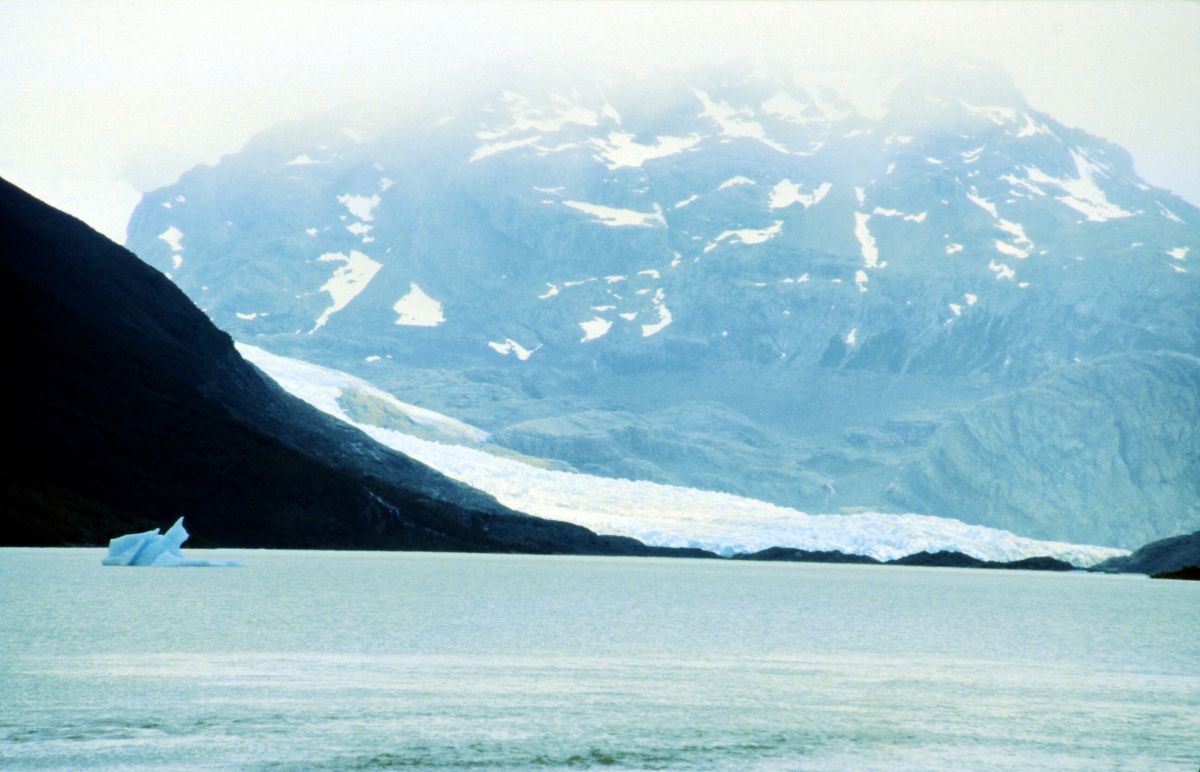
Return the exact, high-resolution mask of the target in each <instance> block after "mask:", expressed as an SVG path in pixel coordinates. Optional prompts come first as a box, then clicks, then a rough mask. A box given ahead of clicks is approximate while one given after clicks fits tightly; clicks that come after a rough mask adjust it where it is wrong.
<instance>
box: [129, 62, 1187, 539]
mask: <svg viewBox="0 0 1200 772" xmlns="http://www.w3.org/2000/svg"><path fill="white" fill-rule="evenodd" d="M1197 223H1200V211H1198V210H1197V209H1196V208H1194V207H1192V206H1191V205H1189V204H1187V203H1186V202H1184V201H1182V200H1180V199H1178V198H1176V197H1174V196H1172V195H1170V194H1169V193H1167V192H1166V191H1162V190H1158V189H1155V188H1153V187H1151V186H1149V185H1147V184H1146V183H1145V182H1144V181H1142V180H1141V179H1140V178H1138V176H1137V174H1136V173H1135V171H1134V169H1133V167H1132V163H1131V161H1130V159H1129V157H1128V155H1127V154H1126V153H1125V152H1124V151H1122V150H1121V149H1120V148H1118V147H1116V146H1114V145H1112V144H1110V143H1107V142H1105V141H1103V140H1100V139H1097V138H1095V137H1092V136H1090V135H1088V134H1086V133H1085V132H1083V131H1080V130H1078V129H1072V128H1068V127H1066V126H1063V125H1062V124H1060V123H1058V122H1056V121H1055V120H1054V119H1053V118H1052V117H1051V116H1049V115H1046V114H1044V113H1040V112H1038V111H1036V110H1034V109H1033V108H1031V107H1030V106H1029V105H1028V104H1027V103H1026V102H1025V100H1024V99H1023V98H1022V97H1021V95H1020V94H1019V93H1018V92H1017V91H1016V90H1015V89H1014V88H1013V87H1012V84H1011V83H1010V82H1009V81H1008V80H1007V79H1006V78H1005V77H1004V76H1003V75H1002V74H1000V73H997V72H994V71H991V70H983V69H978V68H975V69H968V70H966V71H960V72H956V73H949V74H946V73H939V74H935V75H930V76H926V77H921V78H914V79H910V80H909V81H907V82H906V83H905V84H903V86H902V87H901V88H900V89H899V90H898V91H897V93H896V95H895V96H894V98H893V100H892V103H891V108H890V110H889V112H888V113H887V114H886V115H885V116H884V117H883V118H881V119H878V120H873V119H868V118H865V117H863V116H861V115H858V114H856V113H855V112H854V110H853V109H852V108H851V107H850V106H849V105H848V104H847V103H845V102H844V101H842V100H840V99H839V98H838V97H837V96H836V95H835V94H832V93H831V92H829V91H827V90H824V89H818V88H806V87H805V86H804V85H803V84H799V83H797V82H795V81H794V80H792V79H790V78H788V77H781V76H778V75H776V74H771V73H762V72H758V71H755V70H753V69H752V68H744V67H725V68H710V69H706V70H697V71H693V72H689V73H686V74H684V75H680V76H676V77H670V78H658V79H654V80H637V79H623V80H606V79H603V78H599V79H598V78H590V77H589V78H585V77H575V76H573V75H568V76H563V77H562V78H558V79H557V82H548V79H547V78H545V77H539V78H528V77H524V76H519V75H512V76H509V75H504V76H499V77H497V78H496V79H494V80H491V81H483V82H481V83H480V84H479V85H477V87H475V88H473V89H471V90H469V91H466V92H461V93H456V94H454V95H441V96H439V97H437V98H436V99H432V100H431V102H430V104H429V105H428V106H427V107H426V108H425V109H423V110H416V111H400V112H397V111H388V110H383V109H379V108H367V107H360V108H355V109H353V110H346V111H340V112H338V113H335V114H330V115H325V116H318V117H314V118H313V119H311V120H308V121H304V122H300V123H296V124H290V125H285V126H280V127H276V128H274V129H271V130H269V131H267V132H264V133H263V134H261V135H259V136H258V137H256V138H254V139H253V140H252V141H251V142H250V143H248V145H247V146H246V148H245V149H244V151H243V152H241V153H239V154H236V155H234V156H230V157H227V158H225V159H223V161H222V162H221V163H220V164H218V165H217V166H215V167H211V168H210V167H202V168H197V169H195V170H193V171H191V172H189V173H188V174H186V175H184V177H183V178H182V179H181V180H180V181H179V183H178V184H176V185H173V186H170V187H168V188H164V189H162V190H159V191H156V192H154V193H152V194H149V195H147V196H146V198H145V200H144V201H143V203H142V205H141V206H140V207H139V208H138V210H137V212H136V213H135V215H134V218H133V221H132V222H131V224H130V229H129V232H130V238H129V246H130V247H131V248H132V249H133V250H134V251H135V252H137V253H138V254H139V255H140V256H142V257H143V258H144V259H145V260H146V261H147V262H149V263H150V264H151V265H154V266H156V267H158V268H159V269H160V270H162V271H164V272H166V273H168V274H169V275H170V276H171V277H172V279H173V280H174V281H175V282H176V283H177V284H178V285H179V286H180V287H181V288H183V289H184V290H185V291H186V292H187V293H188V294H189V295H190V296H191V297H192V298H193V299H194V300H195V301H196V302H197V304H198V305H200V306H201V307H202V308H204V309H205V310H206V312H207V313H208V314H209V315H210V316H211V317H212V319H213V320H214V321H215V322H216V323H217V324H219V325H220V326H222V327H223V328H225V329H227V330H229V331H230V332H231V333H232V334H233V335H234V336H235V337H237V338H238V339H242V340H247V341H249V342H253V343H255V344H257V345H260V346H264V347H266V348H268V349H272V350H275V351H278V352H280V353H286V354H289V355H293V356H299V357H302V358H308V359H311V360H315V361H318V362H322V363H325V364H328V365H331V366H335V367H338V368H341V369H345V370H349V371H352V372H355V373H357V374H359V375H362V376H364V377H367V378H369V379H371V380H372V381H374V382H376V383H380V384H381V385H384V386H387V387H389V388H392V389H394V390H396V391H398V392H400V393H402V394H403V396H404V397H405V398H406V399H408V400H410V401H415V402H419V403H422V404H426V405H428V406H430V407H433V408H436V409H439V410H441V411H443V412H446V413H449V414H451V415H456V416H458V417H461V418H463V419H465V420H469V421H470V422H472V423H474V424H476V425H479V426H482V427H484V428H486V429H488V430H490V431H493V432H496V433H497V435H498V436H500V437H503V438H506V440H508V441H510V442H511V443H512V445H513V446H514V447H516V448H518V449H519V450H521V451H522V452H526V453H530V452H537V453H544V454H547V455H549V456H551V457H553V458H556V459H559V460H561V461H564V462H566V463H569V464H572V465H575V466H577V467H580V468H586V469H588V470H590V471H596V472H603V473H608V474H613V475H619V476H638V477H647V478H649V479H658V480H662V481H669V482H683V483H686V484H691V485H699V486H704V487H724V488H728V489H731V490H737V491H739V492H744V493H748V494H751V495H756V496H759V497H762V498H768V499H770V500H773V501H778V502H780V503H785V504H791V505H798V506H804V507H808V508H823V509H826V510H836V509H839V508H847V507H856V506H874V507H885V508H886V507H892V508H894V507H896V506H897V503H896V502H897V501H904V502H908V504H907V505H908V506H914V505H920V506H921V507H923V508H925V510H928V511H931V512H932V513H935V514H943V515H949V516H964V517H965V516H968V515H967V512H971V513H980V514H979V515H978V516H979V517H982V518H992V517H998V516H999V515H998V514H997V513H998V512H999V510H998V509H997V508H996V507H994V506H993V505H991V504H988V503H985V502H982V501H975V502H973V503H972V504H971V506H969V507H967V508H966V509H967V512H964V511H961V504H962V502H961V500H955V499H954V498H953V497H947V496H941V497H935V496H932V495H928V496H926V495H921V496H917V495H916V494H912V495H910V496H908V497H907V498H901V499H897V498H896V497H894V496H889V494H888V487H889V485H890V484H891V483H892V482H893V480H894V478H895V476H896V473H897V471H898V470H899V469H900V468H902V467H905V465H906V464H918V463H919V461H918V459H919V458H924V456H923V455H922V454H924V453H925V452H926V451H925V449H924V442H925V439H927V438H928V436H929V435H930V433H931V432H932V430H933V428H935V427H936V426H938V425H940V424H942V423H943V422H944V421H946V420H947V417H948V415H949V414H948V413H947V411H948V410H950V411H953V410H961V409H969V408H971V406H972V405H974V404H975V403H977V402H979V401H980V400H981V399H985V398H988V397H993V396H997V395H1001V394H1005V393H1009V392H1013V391H1014V390H1020V389H1022V388H1023V387H1026V386H1028V385H1030V384H1032V383H1033V382H1034V381H1035V380H1036V379H1037V378H1038V377H1039V376H1042V375H1043V374H1045V373H1047V372H1049V371H1051V370H1054V369H1055V368H1059V367H1063V366H1068V365H1073V364H1076V363H1087V362H1089V361H1091V360H1093V359H1096V358H1098V357H1103V356H1107V355H1111V354H1121V353H1128V352H1136V351H1159V350H1163V351H1176V352H1182V353H1185V354H1189V355H1192V356H1195V355H1197V354H1200V285H1198V283H1197V282H1198V279H1197V273H1196V270H1195V268H1194V267H1193V261H1194V259H1195V256H1196V254H1197V250H1200V232H1198V230H1197ZM1137 361H1139V362H1140V361H1141V360H1137ZM1146 377H1148V378H1153V377H1156V376H1154V374H1153V373H1150V374H1147V376H1146ZM713 405H717V406H719V407H718V408H716V409H713V408H712V406H713ZM1055 430H1056V431H1061V432H1065V433H1067V434H1066V435H1064V436H1063V437H1061V438H1060V439H1061V440H1062V441H1066V436H1067V435H1069V434H1071V433H1073V432H1074V431H1075V430H1074V429H1073V428H1071V427H1069V426H1067V425H1066V424H1061V425H1058V426H1056V427H1055ZM1130 431H1133V432H1135V433H1136V432H1137V431H1138V430H1137V429H1136V428H1131V429H1130ZM1151 431H1152V430H1151ZM673 434H674V435H675V436H674V437H672V435H673ZM905 468H907V467H905ZM989 468H990V469H992V470H993V471H994V473H995V474H996V475H1000V476H1004V475H1006V474H1008V473H1007V472H1005V471H1004V470H1003V468H1002V467H1001V466H996V465H993V466H991V467H989ZM906 475H909V473H907V472H906ZM1066 476H1067V477H1073V478H1074V477H1075V476H1073V475H1066ZM910 478H911V475H909V476H906V477H905V478H904V479H905V480H909V479H910ZM1009 478H1011V479H1013V480H1015V479H1018V478H1020V479H1024V478H1021V477H1020V474H1019V473H1017V472H1015V471H1014V472H1013V474H1012V475H1009ZM1006 479H1007V478H1006ZM1078 479H1079V480H1080V481H1081V482H1082V481H1083V479H1084V478H1083V477H1078ZM946 484H947V485H952V483H950V482H947V483H946ZM958 484H959V483H953V485H958ZM998 484H1000V483H998ZM967 487H970V488H971V489H972V490H979V488H978V486H967ZM965 489H966V488H964V490H965ZM980 495H982V494H980ZM1063 495H1064V496H1067V495H1068V494H1066V493H1065V492H1064V494H1063ZM1087 495H1088V494H1085V493H1084V492H1083V491H1082V490H1081V491H1080V492H1079V496H1080V497H1082V498H1079V499H1078V500H1077V501H1076V503H1075V504H1072V506H1075V507H1076V508H1075V509H1070V508H1068V509H1069V511H1077V509H1078V507H1077V506H1076V504H1078V502H1079V501H1084V500H1087V498H1086V497H1087ZM1164 501H1165V500H1164ZM951 505H953V506H954V507H956V509H953V510H951V509H945V508H943V507H949V506H951ZM932 507H938V508H939V509H936V510H932V509H930V508H932ZM925 510H923V511H925ZM1066 512H1067V510H1064V522H1066V520H1069V519H1070V518H1071V517H1072V516H1068V515H1067V514H1066ZM1113 517H1114V518H1116V517H1117V516H1116V515H1113ZM1121 517H1124V515H1122V516H1121ZM1163 517H1166V515H1163ZM1156 518H1159V516H1158V515H1154V516H1152V517H1150V518H1149V520H1146V518H1143V517H1142V516H1140V515H1138V516H1134V519H1135V520H1137V521H1138V523H1137V524H1136V525H1132V526H1131V527H1130V529H1128V530H1125V529H1124V527H1123V526H1122V525H1120V524H1119V523H1117V524H1115V525H1113V526H1112V527H1111V528H1108V526H1103V527H1099V526H1098V527H1097V530H1095V531H1094V532H1093V533H1091V534H1089V535H1087V536H1086V539H1087V540H1091V541H1095V540H1097V539H1099V538H1101V535H1112V537H1113V538H1118V537H1119V539H1120V543H1125V544H1129V543H1140V541H1142V540H1143V538H1144V533H1145V529H1146V528H1148V527H1149V528H1152V527H1153V526H1150V525H1148V523H1149V521H1152V520H1155V519H1156ZM1168 519H1169V518H1168ZM1143 521H1145V522H1143ZM986 522H990V521H986ZM1053 522H1054V515H1053V513H1050V514H1047V515H1046V523H1045V525H1046V527H1047V528H1049V529H1050V530H1051V531H1054V527H1053ZM1066 534H1067V531H1066V530H1065V526H1064V529H1060V530H1058V531H1054V535H1056V536H1061V537H1065V536H1066Z"/></svg>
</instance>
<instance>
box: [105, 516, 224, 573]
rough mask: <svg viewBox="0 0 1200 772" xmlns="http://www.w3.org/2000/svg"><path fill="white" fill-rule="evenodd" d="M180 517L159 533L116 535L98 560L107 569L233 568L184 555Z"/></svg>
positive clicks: (184, 534) (221, 563) (181, 519)
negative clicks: (164, 531)
mask: <svg viewBox="0 0 1200 772" xmlns="http://www.w3.org/2000/svg"><path fill="white" fill-rule="evenodd" d="M187 538H188V532H187V531H186V530H184V527H183V518H182V517H181V518H179V519H178V520H176V521H175V525H173V526H171V527H170V528H169V529H167V532H166V533H163V534H160V533H159V532H158V529H157V528H155V529H154V530H153V531H146V532H145V533H131V534H127V535H125V536H118V537H117V538H115V539H110V540H109V542H108V556H107V557H105V558H104V560H103V561H101V562H102V563H103V564H104V565H106V566H159V567H177V568H185V567H186V568H232V567H235V566H237V565H238V564H237V563H235V562H234V561H232V560H197V559H193V558H189V557H187V556H185V555H184V554H183V553H182V552H180V550H179V547H180V545H182V544H183V543H184V542H185V541H187Z"/></svg>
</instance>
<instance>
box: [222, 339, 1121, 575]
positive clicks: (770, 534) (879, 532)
mask: <svg viewBox="0 0 1200 772" xmlns="http://www.w3.org/2000/svg"><path fill="white" fill-rule="evenodd" d="M238 350H239V351H240V352H241V354H242V356H244V357H245V358H246V359H247V360H249V361H250V362H252V363H254V364H255V365H257V366H258V367H259V368H260V369H261V370H263V371H264V372H265V373H267V374H268V375H269V376H271V377H272V378H274V379H275V380H276V381H277V382H278V383H279V385H280V386H282V387H283V388H284V389H286V390H287V391H289V392H291V393H292V394H294V395H295V396H297V397H299V398H300V399H303V400H304V401H306V402H308V403H309V404H311V405H313V406H314V407H316V408H318V409H319V410H322V411H324V412H325V413H328V414H329V415H331V416H333V417H335V418H338V419H340V420H342V421H346V422H347V423H350V424H353V425H354V426H357V427H358V428H359V429H361V430H362V431H364V432H365V433H367V434H368V435H370V436H371V437H373V438H374V439H375V440H377V441H379V442H381V443H383V444H384V445H387V446H388V447H391V448H393V449H395V450H398V451H400V452H402V453H405V454H406V455H409V456H411V457H413V458H415V459H417V460H418V461H421V462H422V463H425V464H427V465H429V466H431V467H433V468H434V469H437V470H438V471H440V472H442V473H443V474H445V475H447V476H449V477H452V478H454V479H456V480H460V481H462V482H464V483H466V484H468V485H471V486H473V487H475V488H479V489H480V490H483V491H486V492H487V493H490V494H491V495H493V496H495V497H496V499H497V500H499V501H500V502H501V503H502V504H504V505H505V506H508V507H511V508H513V509H516V510H519V511H521V512H526V513H528V514H531V515H536V516H539V517H545V518H550V519H553V520H563V521H567V522H571V523H576V524H578V525H582V526H585V527H587V528H590V529H591V530H593V531H596V532H597V533H603V534H615V535H619V536H631V537H633V538H635V539H638V540H640V541H642V542H645V543H646V544H651V545H656V546H668V547H699V548H702V549H707V550H712V551H714V552H718V553H720V554H723V555H732V554H736V553H739V552H753V551H757V550H761V549H766V548H767V547H773V546H780V547H794V548H798V549H807V550H840V551H842V552H846V553H852V554H859V555H869V556H871V557H874V558H877V559H880V560H890V559H892V558H897V557H901V556H904V555H909V554H912V553H914V552H920V551H922V550H928V551H931V552H934V551H938V550H959V551H961V552H964V553H966V554H968V555H972V556H974V557H977V558H980V559H983V560H1018V559H1021V558H1026V557H1033V556H1039V555H1049V556H1051V557H1055V558H1059V559H1061V560H1066V561H1069V562H1071V563H1073V564H1075V565H1077V566H1090V565H1093V564H1095V563H1098V562H1100V561H1101V560H1104V559H1105V558H1108V557H1112V556H1114V555H1123V554H1127V553H1126V552H1125V551H1124V550H1118V549H1112V548H1108V547H1096V546H1089V545H1079V544H1068V543H1064V542H1048V541H1037V540H1034V539H1026V538H1023V537H1020V536H1016V535H1015V534H1012V533H1009V532H1007V531H1002V530H999V529H996V528H988V527H985V526H979V525H968V524H966V523H962V522H960V521H958V520H951V519H948V518H940V517H930V516H926V515H890V514H881V513H862V514H855V515H810V514H807V513H805V512H801V511H798V510H795V509H789V508H787V507H780V506H776V505H774V504H768V503H766V502H763V501H757V500H755V499H749V498H745V497H742V496H734V495H731V494H727V493H718V492H714V491H703V490H697V489H694V488H684V487H680V486H674V485H660V484H658V483H652V482H645V481H635V480H617V479H611V478H605V477H595V476H592V475H586V474H578V473H573V472H558V471H551V470H547V469H539V468H537V467H533V466H529V465H527V464H523V463H520V462H518V461H514V460H511V459H507V458H501V457H498V456H494V455H492V454H490V453H486V452H483V451H481V450H477V449H475V448H470V447H464V446H462V445H454V444H448V443H439V442H430V441H428V440H423V439H420V438H417V437H413V436H411V435H407V434H403V433H401V432H397V431H391V430H388V429H383V428H380V427H377V426H368V425H364V424H356V423H354V422H353V421H351V420H349V418H348V417H347V416H346V414H345V413H344V412H343V411H342V410H341V408H340V407H339V405H338V403H337V397H338V394H339V393H340V392H341V389H342V388H345V387H347V386H350V385H353V386H354V387H355V388H359V389H371V390H372V392H371V393H383V392H381V391H380V390H378V389H375V388H374V387H371V386H370V385H369V384H366V383H365V382H364V381H361V380H359V379H357V378H354V377H353V376H350V375H347V374H345V373H340V372H338V371H336V370H330V369H327V368H324V367H319V366H317V365H313V364H309V363H307V362H302V361H300V360H296V359H289V358H286V357H280V356H275V355H273V354H270V353H268V352H266V351H263V350H262V349H258V348H255V347H253V346H248V345H245V344H238ZM392 399H394V398H392ZM401 404H403V403H401ZM410 407H411V406H410ZM426 413H427V414H432V415H438V414H436V413H433V411H426ZM441 420H444V421H446V422H451V423H452V424H457V425H460V426H463V424H461V423H460V422H457V421H455V420H454V419H452V418H446V417H444V416H443V417H441ZM475 431H477V432H478V431H479V430H475Z"/></svg>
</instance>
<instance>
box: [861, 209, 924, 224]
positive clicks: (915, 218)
mask: <svg viewBox="0 0 1200 772" xmlns="http://www.w3.org/2000/svg"><path fill="white" fill-rule="evenodd" d="M871 213H872V214H877V215H880V216H882V217H899V218H900V219H902V220H907V221H909V222H925V216H926V215H927V214H929V213H928V212H921V213H920V214H907V213H905V212H901V211H900V210H899V209H885V208H883V207H881V206H877V207H875V209H874V210H873V211H872V212H871Z"/></svg>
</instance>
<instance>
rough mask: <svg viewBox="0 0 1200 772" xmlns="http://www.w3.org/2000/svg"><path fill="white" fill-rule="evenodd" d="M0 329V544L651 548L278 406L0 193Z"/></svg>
mask: <svg viewBox="0 0 1200 772" xmlns="http://www.w3.org/2000/svg"><path fill="white" fill-rule="evenodd" d="M0 329H2V330H3V332H2V335H3V338H4V350H5V356H6V366H7V370H6V372H7V374H8V377H7V381H8V393H9V395H10V397H9V398H10V400H11V402H10V409H9V410H8V411H6V416H5V419H4V432H3V442H4V446H3V449H4V455H5V458H6V462H5V471H4V476H3V486H2V488H0V512H2V513H3V517H2V519H0V544H5V545H61V544H102V543H104V542H106V541H107V540H108V539H109V538H111V537H113V536H117V535H119V534H122V533H125V532H129V531H139V530H147V529H148V528H151V527H154V526H156V525H159V524H161V523H162V522H163V521H164V520H167V519H170V518H175V517H178V516H179V515H186V516H187V519H188V526H189V528H190V529H191V530H192V532H193V534H194V541H195V543H196V546H246V547H321V548H377V549H383V548H423V549H458V550H489V551H522V552H570V553H598V554H652V553H660V552H662V551H661V550H650V549H647V548H645V547H643V546H642V545H641V544H639V543H638V542H635V541H633V540H632V539H623V538H617V537H602V536H597V535H595V534H594V533H592V532H590V531H588V530H586V529H584V528H579V527H577V526H573V525H568V524H564V523H557V522H552V521H548V520H542V519H539V518H533V517H528V516H526V515H522V514H520V513H517V512H514V511H512V510H509V509H507V508H505V507H502V506H500V505H499V504H498V503H496V501H495V500H494V499H492V498H491V497H490V496H487V495H485V494H482V493H479V492H478V491H475V490H473V489H471V488H468V487H467V486H465V485H462V484H460V483H456V482H454V481H451V480H449V479H447V478H445V477H443V476H442V475H440V474H438V473H437V472H434V471H432V470H431V469H429V468H428V467H425V466H424V465H422V464H420V463H417V462H415V461H413V460H411V459H409V458H407V457H405V456H404V455H402V454H400V453H397V452H395V451H393V450H390V449H388V448H385V447H383V446H381V445H378V444H377V443H375V442H374V441H372V440H370V439H369V438H368V437H366V436H365V435H363V434H362V433H361V432H359V431H357V430H355V429H353V428H351V427H348V426H346V425H345V424H343V423H340V422H337V421H334V420H332V419H330V418H328V417H327V416H325V415H323V414H322V413H320V412H319V411H317V410H315V409H313V408H311V407H309V406H308V405H306V404H305V403H303V402H301V401H299V400H297V399H295V398H293V397H291V396H289V395H288V394H286V393H285V392H284V391H283V390H282V389H280V388H279V387H278V386H276V385H275V384H274V382H273V381H271V380H270V379H267V378H265V377H263V376H262V375H261V374H260V373H259V372H258V371H257V370H256V369H255V368H253V367H252V366H250V365H248V364H247V363H246V362H244V361H243V360H242V359H241V357H240V356H238V354H237V352H236V351H235V350H234V347H233V344H232V341H231V340H230V338H229V336H228V335H226V334H225V333H223V332H221V331H219V330H217V329H216V328H215V327H214V326H213V325H212V323H211V322H210V321H209V320H208V318H207V317H206V316H205V315H204V314H203V313H201V312H200V311H199V310H198V309H197V308H196V307H195V306H193V305H192V304H191V302H190V301H188V299H187V298H186V296H184V294H183V293H182V292H180V291H179V290H178V289H177V288H176V287H175V286H174V285H173V284H172V283H171V282H170V281H168V280H167V279H166V278H165V277H163V276H162V274H161V273H159V272H158V271H156V270H154V269H152V268H150V267H149V266H147V265H145V263H143V262H142V261H140V260H138V259H137V257H135V256H134V255H133V254H131V253H130V252H128V251H126V250H125V249H123V248H121V247H119V246H117V245H115V244H113V243H112V242H110V241H108V240H107V239H105V238H104V237H102V236H100V235H98V234H97V233H95V232H94V231H92V230H91V229H89V228H88V227H87V226H85V225H84V224H83V223H81V222H79V221H78V220H75V219H74V218H72V217H69V216H68V215H65V214H63V213H62V212H59V211H57V210H55V209H52V208H51V207H49V206H47V205H45V204H43V203H41V202H40V201H38V200H36V199H34V198H32V197H31V196H29V195H27V194H26V193H24V192H23V191H21V190H19V189H18V188H16V187H14V186H12V185H10V184H9V183H7V182H4V181H3V180H0Z"/></svg>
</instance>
